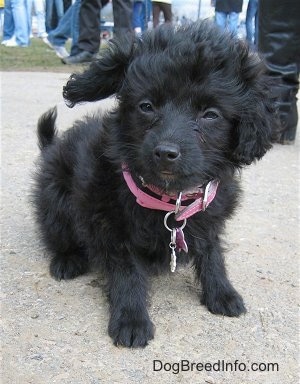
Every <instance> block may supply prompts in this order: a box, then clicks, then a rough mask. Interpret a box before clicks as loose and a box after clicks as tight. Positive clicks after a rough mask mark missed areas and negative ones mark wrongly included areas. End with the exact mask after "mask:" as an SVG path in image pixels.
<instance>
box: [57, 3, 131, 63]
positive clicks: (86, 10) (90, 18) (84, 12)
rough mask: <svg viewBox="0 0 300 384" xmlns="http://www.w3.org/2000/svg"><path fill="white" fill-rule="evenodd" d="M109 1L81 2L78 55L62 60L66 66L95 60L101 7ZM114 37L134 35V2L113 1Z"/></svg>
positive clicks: (98, 40) (97, 48)
mask: <svg viewBox="0 0 300 384" xmlns="http://www.w3.org/2000/svg"><path fill="white" fill-rule="evenodd" d="M106 3H107V0H102V1H101V0H81V6H80V11H79V37H78V53H77V54H75V55H73V54H71V55H70V56H68V57H65V58H63V59H62V61H63V63H65V64H81V63H87V62H91V61H93V60H95V59H96V58H97V56H98V52H99V48H100V28H101V22H100V21H101V17H100V11H101V6H104V5H105V4H106ZM112 3H113V18H114V36H122V35H124V34H126V33H132V32H133V29H132V11H133V2H132V0H113V2H112Z"/></svg>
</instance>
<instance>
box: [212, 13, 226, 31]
mask: <svg viewBox="0 0 300 384" xmlns="http://www.w3.org/2000/svg"><path fill="white" fill-rule="evenodd" d="M215 23H216V24H217V26H218V27H220V28H221V29H222V30H225V29H226V24H227V14H226V13H225V12H216V13H215Z"/></svg>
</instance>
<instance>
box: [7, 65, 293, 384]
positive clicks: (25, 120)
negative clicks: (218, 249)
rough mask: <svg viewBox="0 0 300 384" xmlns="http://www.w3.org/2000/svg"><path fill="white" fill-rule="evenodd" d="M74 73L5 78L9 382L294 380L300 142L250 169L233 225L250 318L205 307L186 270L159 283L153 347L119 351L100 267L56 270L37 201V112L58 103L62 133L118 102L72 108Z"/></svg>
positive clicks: (154, 294) (231, 249) (282, 383)
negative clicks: (74, 272)
mask: <svg viewBox="0 0 300 384" xmlns="http://www.w3.org/2000/svg"><path fill="white" fill-rule="evenodd" d="M67 78H68V75H67V74H54V73H13V72H10V73H2V75H1V83H2V96H3V100H2V117H1V123H2V129H1V133H2V142H1V144H2V146H1V154H2V205H1V221H2V260H1V266H2V272H1V277H2V279H1V280H2V288H1V301H2V307H1V314H2V329H3V333H2V381H1V382H2V383H3V384H29V383H31V384H52V383H53V384H54V383H59V384H100V383H101V384H102V383H103V384H106V383H109V384H110V383H117V384H121V383H122V384H123V383H143V384H144V383H145V384H148V383H149V384H150V383H151V384H152V383H163V384H164V383H193V384H194V383H196V384H197V383H199V384H200V383H201V384H202V383H203V384H205V383H209V384H223V383H226V384H246V383H247V384H248V383H249V384H250V383H259V384H286V383H288V384H296V383H298V382H299V381H298V380H299V376H298V374H299V365H298V364H299V317H298V313H297V311H298V301H299V288H298V281H299V263H298V261H297V257H298V252H299V216H298V211H297V209H298V207H297V206H298V203H299V140H297V142H296V144H295V145H293V146H281V145H275V147H274V148H273V149H272V150H271V151H270V152H269V153H268V154H267V155H266V156H265V157H264V158H263V159H262V160H261V161H260V162H258V163H257V164H256V165H253V166H251V167H249V168H248V169H245V170H244V171H243V173H242V179H243V187H244V192H245V193H244V197H243V201H242V204H241V207H240V209H239V211H238V213H237V214H236V216H235V218H234V219H233V220H232V221H231V222H230V223H229V224H228V228H227V236H226V241H227V243H228V252H227V265H228V272H229V275H230V278H231V280H232V282H233V284H234V285H235V287H236V288H237V289H238V290H239V292H240V293H241V294H242V295H243V297H244V300H245V303H246V305H247V309H248V313H247V314H246V315H245V316H242V317H241V318H238V319H235V318H225V317H221V316H214V315H212V314H211V313H209V312H208V311H207V310H206V308H205V307H203V306H201V305H200V304H199V300H198V297H197V294H196V289H195V286H194V284H193V278H192V273H191V270H189V269H186V270H184V269H182V270H179V271H177V272H176V273H174V274H172V275H170V276H164V277H158V278H154V279H153V284H152V290H151V300H152V305H151V309H150V314H151V317H152V320H153V321H154V323H155V325H156V337H155V339H154V340H153V341H152V342H151V343H150V345H149V346H148V347H147V348H145V349H138V350H128V349H124V348H116V347H114V346H113V345H112V342H111V340H110V338H109V337H108V335H107V321H108V305H107V302H106V299H105V296H104V294H103V292H102V290H101V287H102V285H103V283H102V281H101V279H100V278H99V276H98V275H97V274H96V273H92V274H89V275H86V276H82V277H80V278H77V279H76V280H73V281H68V282H64V281H62V282H57V281H54V280H53V279H52V278H51V277H50V276H49V273H48V261H47V259H46V257H45V252H44V250H43V247H42V244H41V243H40V241H39V238H38V236H37V232H36V229H35V225H34V221H33V216H32V210H31V207H30V205H29V192H30V188H31V174H32V172H33V170H34V160H35V159H36V157H37V155H38V148H37V145H36V134H35V129H36V122H37V119H38V117H39V116H40V114H41V113H43V112H44V111H45V110H47V109H48V108H50V107H52V106H54V105H55V104H58V113H59V121H58V124H59V126H60V128H61V129H65V128H66V127H68V125H70V123H71V122H72V121H73V120H74V118H75V117H79V116H81V115H82V114H83V113H85V112H86V110H87V109H93V108H95V107H96V106H97V107H99V104H100V106H103V108H106V107H107V106H109V105H111V103H112V101H111V100H108V101H104V102H103V103H98V104H96V105H95V104H94V105H84V106H80V107H76V108H74V109H68V108H67V107H65V106H64V103H63V100H62V96H61V92H62V87H63V85H64V83H65V81H66V79H67ZM154 360H157V361H156V362H155V363H154ZM182 360H183V363H182V366H180V365H178V363H179V362H181V361H182ZM159 361H161V363H160V362H159ZM196 364H198V365H196ZM205 364H206V365H205ZM179 368H181V369H179ZM226 368H227V369H226ZM178 371H179V372H178Z"/></svg>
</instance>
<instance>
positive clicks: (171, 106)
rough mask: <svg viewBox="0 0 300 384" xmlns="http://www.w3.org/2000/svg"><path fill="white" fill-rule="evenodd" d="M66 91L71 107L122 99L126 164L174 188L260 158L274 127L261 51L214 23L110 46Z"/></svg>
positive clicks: (114, 126) (120, 126) (119, 130)
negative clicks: (79, 104) (259, 52)
mask: <svg viewBox="0 0 300 384" xmlns="http://www.w3.org/2000/svg"><path fill="white" fill-rule="evenodd" d="M63 95H64V98H65V99H66V100H67V101H68V102H69V105H71V106H73V105H75V104H76V103H78V102H84V101H95V100H100V99H103V98H106V97H108V96H110V95H116V96H117V98H118V100H119V105H118V108H117V110H116V111H114V114H112V115H111V117H110V124H108V125H109V126H110V129H111V130H112V134H113V135H114V141H115V142H116V143H119V149H118V150H119V153H120V158H121V161H123V162H125V163H127V164H128V165H129V167H130V169H131V170H134V171H135V172H136V174H139V175H142V176H143V178H144V179H145V181H146V182H148V183H152V184H155V185H157V186H159V187H161V188H164V189H167V190H170V191H175V190H176V191H179V190H183V189H186V188H191V187H193V186H196V185H200V184H201V183H204V182H206V181H207V180H210V179H213V178H219V179H222V177H223V176H224V175H225V174H226V173H227V172H228V170H233V169H234V168H236V167H241V166H243V165H245V164H250V163H251V162H253V161H254V160H256V159H260V158H261V157H262V156H263V155H264V154H265V153H266V151H267V150H268V149H269V148H270V147H271V140H272V135H273V132H274V128H275V124H276V123H275V117H274V111H273V108H272V103H271V99H270V97H269V90H268V84H267V78H266V76H265V74H264V66H263V63H262V62H261V60H260V59H259V57H258V55H257V54H255V53H252V52H250V51H249V49H248V47H247V45H246V44H245V43H244V42H243V41H241V40H239V39H236V38H233V37H232V36H230V35H228V34H223V33H221V32H219V31H218V30H217V29H216V28H215V27H214V26H213V25H211V24H210V23H209V22H197V23H194V24H192V25H191V26H188V27H184V28H180V29H176V28H172V27H171V26H168V25H164V26H162V27H160V28H158V29H155V30H152V31H150V32H148V33H146V34H145V35H144V36H143V38H142V39H135V38H134V37H130V36H126V37H124V39H123V40H122V41H121V40H119V41H112V42H111V43H110V46H109V48H108V49H107V50H106V51H105V52H104V54H103V56H102V58H101V59H100V60H99V61H97V62H94V63H92V64H91V66H90V68H89V69H87V70H86V71H85V72H83V73H82V74H77V75H72V76H71V78H70V80H69V81H68V83H67V85H66V86H65V87H64V92H63Z"/></svg>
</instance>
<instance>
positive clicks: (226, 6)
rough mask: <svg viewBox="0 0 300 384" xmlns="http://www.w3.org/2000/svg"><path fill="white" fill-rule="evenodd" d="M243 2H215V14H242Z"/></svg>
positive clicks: (221, 0)
mask: <svg viewBox="0 0 300 384" xmlns="http://www.w3.org/2000/svg"><path fill="white" fill-rule="evenodd" d="M242 8H243V0H216V9H215V10H216V12H225V13H230V12H237V13H240V12H242Z"/></svg>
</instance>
